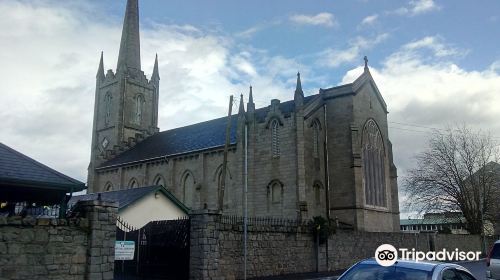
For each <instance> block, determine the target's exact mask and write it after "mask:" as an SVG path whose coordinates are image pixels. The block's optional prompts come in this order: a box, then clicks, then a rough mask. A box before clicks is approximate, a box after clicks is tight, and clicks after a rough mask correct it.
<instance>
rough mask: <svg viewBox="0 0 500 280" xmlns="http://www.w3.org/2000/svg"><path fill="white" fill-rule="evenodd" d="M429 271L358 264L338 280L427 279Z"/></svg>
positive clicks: (429, 275) (429, 276)
mask: <svg viewBox="0 0 500 280" xmlns="http://www.w3.org/2000/svg"><path fill="white" fill-rule="evenodd" d="M428 279H431V272H430V271H425V270H418V269H411V268H403V267H397V266H389V267H384V266H380V265H378V264H358V265H356V266H355V267H353V268H352V269H351V270H349V271H348V272H347V274H346V275H344V276H342V278H340V279H339V280H428Z"/></svg>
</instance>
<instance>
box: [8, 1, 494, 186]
mask: <svg viewBox="0 0 500 280" xmlns="http://www.w3.org/2000/svg"><path fill="white" fill-rule="evenodd" d="M124 9H125V0H123V1H111V0H108V1H102V0H99V1H97V0H94V1H76V0H75V1H50V0H37V1H28V0H22V1H21V0H0V65H1V67H0V77H1V78H0V79H1V80H0V81H1V85H2V86H1V89H0V95H1V102H0V119H1V126H2V129H1V133H0V142H2V143H4V144H6V145H8V146H11V147H13V148H15V149H17V150H19V151H21V152H23V153H25V154H27V155H29V156H32V157H33V158H35V159H37V160H39V161H41V162H43V163H45V164H47V165H49V166H51V167H53V168H55V169H57V170H60V171H61V172H63V173H66V174H68V175H70V176H72V177H75V178H77V179H79V180H82V181H85V180H86V173H87V171H86V169H87V165H88V161H89V157H90V137H91V123H92V111H93V101H94V100H93V98H94V86H95V74H96V71H97V66H98V61H99V55H100V52H101V51H104V64H105V68H106V69H114V68H115V67H116V60H117V56H118V47H119V40H120V35H121V24H122V20H123V14H124ZM499 11H500V2H499V1H494V0H485V1H481V2H477V1H472V0H471V1H433V0H410V1H395V0H394V1H388V0H381V1H375V0H354V1H352V0H345V1H307V0H302V1H298V0H294V1H291V0H275V1H263V0H255V1H233V0H220V1H213V0H209V1H194V0H176V1H174V0H171V1H162V0H148V1H141V2H140V17H141V44H142V45H141V47H142V54H141V59H142V67H143V70H144V71H145V73H146V74H147V76H150V73H151V72H152V65H153V62H154V56H155V53H158V57H159V63H160V76H161V83H160V129H161V130H165V129H170V128H174V127H178V126H182V125H187V124H191V123H195V122H199V121H202V120H207V119H210V118H215V117H220V116H223V115H224V114H225V113H226V110H227V108H226V103H227V99H228V96H229V95H230V94H235V95H239V94H240V93H243V94H245V95H246V94H247V92H248V86H249V85H250V84H251V85H253V87H254V96H255V101H256V104H257V106H258V107H262V106H267V105H268V103H269V101H270V99H271V98H279V99H281V100H288V99H292V98H293V89H294V86H295V74H296V72H297V71H300V72H301V74H302V82H303V87H304V89H305V92H306V94H307V95H309V94H315V93H317V92H318V89H319V88H328V87H331V86H335V85H339V84H343V83H347V82H351V81H353V80H354V79H355V78H356V77H357V75H359V74H360V73H361V71H362V64H363V56H364V55H367V56H368V58H369V66H370V69H371V72H372V74H373V76H374V78H375V80H376V82H377V85H378V87H379V89H380V90H381V92H382V95H383V96H384V98H385V100H386V102H387V104H388V109H389V112H390V113H389V127H390V131H389V133H390V137H391V139H392V142H393V146H394V153H395V161H396V165H397V166H398V168H399V174H400V176H401V177H403V176H404V174H405V170H408V169H409V168H411V167H412V166H413V165H414V160H413V156H414V154H415V153H416V152H418V151H421V150H422V149H424V148H425V144H426V137H427V136H428V135H429V133H430V132H431V129H432V128H437V129H442V128H444V127H446V126H447V125H448V124H453V123H466V124H468V125H470V126H472V127H476V128H481V129H484V130H489V131H491V133H492V134H493V136H494V137H496V139H499V140H500V132H499V131H500V48H499V40H500V39H499V38H500V28H499V26H500V18H499V16H500V14H499ZM401 177H400V178H401Z"/></svg>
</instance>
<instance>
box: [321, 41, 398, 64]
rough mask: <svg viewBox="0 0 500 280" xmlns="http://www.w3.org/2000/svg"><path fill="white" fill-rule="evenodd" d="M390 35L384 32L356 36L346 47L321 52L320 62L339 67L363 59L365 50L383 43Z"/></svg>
mask: <svg viewBox="0 0 500 280" xmlns="http://www.w3.org/2000/svg"><path fill="white" fill-rule="evenodd" d="M388 37H389V34H388V33H382V34H379V35H377V36H376V37H374V38H363V37H360V36H358V37H356V38H354V39H353V40H351V41H350V42H349V47H348V48H346V49H327V50H325V51H323V52H322V53H321V54H320V58H319V60H318V64H320V65H323V66H327V67H338V66H340V65H342V64H345V63H349V62H352V61H354V60H358V59H361V57H362V56H363V55H362V54H361V52H362V51H364V50H369V49H371V48H373V47H374V46H376V45H378V44H380V43H382V42H383V41H384V40H386V39H387V38H388Z"/></svg>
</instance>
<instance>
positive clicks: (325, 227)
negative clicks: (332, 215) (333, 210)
mask: <svg viewBox="0 0 500 280" xmlns="http://www.w3.org/2000/svg"><path fill="white" fill-rule="evenodd" d="M334 225H335V223H333V222H332V221H330V223H328V220H327V219H325V218H323V217H321V216H316V217H313V218H312V220H311V221H310V222H309V226H310V227H311V230H312V232H313V234H314V240H316V236H317V235H318V234H319V244H323V243H325V242H326V240H327V239H328V237H329V236H330V235H331V234H333V233H335V227H334Z"/></svg>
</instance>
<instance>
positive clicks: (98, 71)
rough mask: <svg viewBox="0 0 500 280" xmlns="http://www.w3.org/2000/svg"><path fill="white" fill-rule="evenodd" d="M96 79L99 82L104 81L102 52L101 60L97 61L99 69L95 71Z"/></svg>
mask: <svg viewBox="0 0 500 280" xmlns="http://www.w3.org/2000/svg"><path fill="white" fill-rule="evenodd" d="M96 78H97V79H98V80H100V81H102V80H104V59H103V52H101V60H100V61H99V68H98V69H97V75H96Z"/></svg>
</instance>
